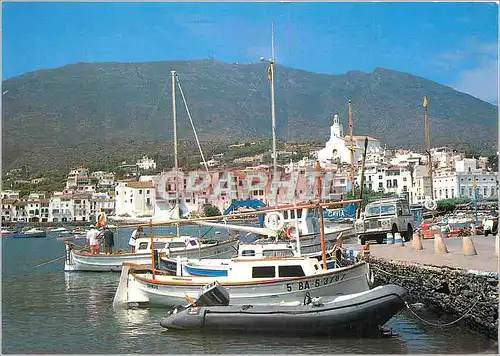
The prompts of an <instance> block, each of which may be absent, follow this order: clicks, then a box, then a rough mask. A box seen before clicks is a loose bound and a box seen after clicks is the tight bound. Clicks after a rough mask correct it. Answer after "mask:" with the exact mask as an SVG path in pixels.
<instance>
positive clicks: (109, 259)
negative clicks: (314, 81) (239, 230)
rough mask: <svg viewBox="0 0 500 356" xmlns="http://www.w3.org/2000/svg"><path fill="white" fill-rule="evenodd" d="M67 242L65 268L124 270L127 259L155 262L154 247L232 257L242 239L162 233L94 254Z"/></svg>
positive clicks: (170, 251) (182, 253)
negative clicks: (111, 251)
mask: <svg viewBox="0 0 500 356" xmlns="http://www.w3.org/2000/svg"><path fill="white" fill-rule="evenodd" d="M65 244H66V259H65V263H64V270H65V271H102V272H106V271H114V272H119V271H121V267H122V263H123V262H131V263H136V264H143V265H150V264H151V251H152V249H151V247H152V246H153V249H154V250H156V251H158V253H159V255H164V256H169V257H171V258H175V257H177V256H183V257H188V258H202V257H203V258H230V257H231V256H233V255H234V254H235V252H236V251H237V247H236V246H237V244H238V240H236V239H234V238H229V239H226V240H224V241H219V240H211V241H210V240H198V239H196V238H193V237H190V236H181V237H179V238H176V237H171V236H163V237H161V236H159V237H154V238H146V237H144V238H138V239H137V240H136V248H135V252H134V253H127V252H121V253H120V252H117V253H114V254H111V255H110V254H104V253H99V254H91V253H90V252H88V251H87V250H86V249H85V248H82V246H80V247H79V248H75V245H74V244H71V243H68V242H67V241H65Z"/></svg>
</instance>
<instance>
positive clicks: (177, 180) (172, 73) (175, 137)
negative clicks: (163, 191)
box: [170, 70, 180, 237]
mask: <svg viewBox="0 0 500 356" xmlns="http://www.w3.org/2000/svg"><path fill="white" fill-rule="evenodd" d="M170 75H171V79H172V119H173V125H174V169H175V207H174V209H177V212H178V211H179V162H178V160H177V157H178V156H177V110H176V106H175V77H176V73H175V70H173V71H171V72H170ZM175 226H176V230H177V237H179V235H180V233H179V224H176V225H175Z"/></svg>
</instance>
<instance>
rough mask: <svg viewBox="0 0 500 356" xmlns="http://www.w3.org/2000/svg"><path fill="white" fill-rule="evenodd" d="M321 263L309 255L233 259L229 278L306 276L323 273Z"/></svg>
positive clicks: (249, 278) (250, 278)
mask: <svg viewBox="0 0 500 356" xmlns="http://www.w3.org/2000/svg"><path fill="white" fill-rule="evenodd" d="M322 272H323V268H322V266H321V263H320V262H319V261H318V260H316V259H314V258H308V257H291V258H273V259H270V258H267V259H266V258H263V259H240V258H235V259H232V260H231V262H230V264H229V270H228V279H237V280H252V279H274V278H290V277H304V276H311V275H315V274H318V273H322Z"/></svg>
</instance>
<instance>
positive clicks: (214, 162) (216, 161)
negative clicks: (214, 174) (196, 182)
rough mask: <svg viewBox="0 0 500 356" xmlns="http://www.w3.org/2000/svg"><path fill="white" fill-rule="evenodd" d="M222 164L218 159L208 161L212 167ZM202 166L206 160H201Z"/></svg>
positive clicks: (208, 164)
mask: <svg viewBox="0 0 500 356" xmlns="http://www.w3.org/2000/svg"><path fill="white" fill-rule="evenodd" d="M219 164H220V161H218V160H216V159H210V160H208V161H207V166H208V167H210V168H212V167H218V166H219ZM200 166H202V167H205V162H200Z"/></svg>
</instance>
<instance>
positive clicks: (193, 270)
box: [159, 235, 341, 277]
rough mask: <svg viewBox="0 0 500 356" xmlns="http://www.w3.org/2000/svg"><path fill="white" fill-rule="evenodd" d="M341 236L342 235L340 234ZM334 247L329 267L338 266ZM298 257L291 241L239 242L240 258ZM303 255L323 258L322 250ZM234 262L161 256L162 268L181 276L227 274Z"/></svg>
mask: <svg viewBox="0 0 500 356" xmlns="http://www.w3.org/2000/svg"><path fill="white" fill-rule="evenodd" d="M338 238H341V235H339V236H338ZM334 250H335V248H334V249H331V250H329V251H327V252H326V256H325V257H326V264H327V268H334V267H337V265H336V260H335V259H332V256H333V254H334ZM294 256H295V257H297V256H299V254H298V252H297V250H296V249H295V248H294V246H293V245H292V244H290V243H282V242H265V243H263V242H260V243H239V245H238V254H237V256H236V257H237V258H238V259H243V260H244V259H256V258H267V257H294ZM303 256H306V257H311V258H315V259H316V260H318V261H320V260H321V257H322V256H321V251H319V252H315V253H311V254H305V255H303ZM231 265H232V262H231V260H230V259H189V258H185V257H183V258H182V259H181V258H179V257H178V258H177V259H173V258H168V257H160V266H159V267H160V269H161V270H162V271H167V272H170V273H171V274H175V275H181V276H207V277H221V276H227V275H228V274H229V270H230V269H231Z"/></svg>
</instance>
